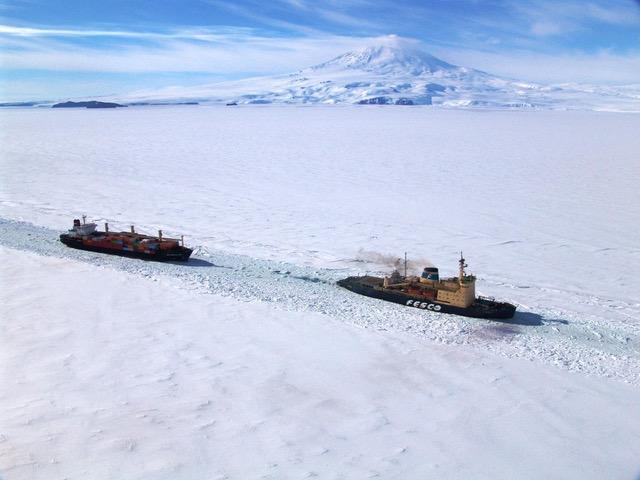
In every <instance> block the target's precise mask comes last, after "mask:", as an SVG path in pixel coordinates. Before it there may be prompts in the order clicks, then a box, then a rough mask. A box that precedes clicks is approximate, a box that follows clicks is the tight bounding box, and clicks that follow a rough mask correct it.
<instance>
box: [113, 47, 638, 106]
mask: <svg viewBox="0 0 640 480" xmlns="http://www.w3.org/2000/svg"><path fill="white" fill-rule="evenodd" d="M112 99H113V100H117V101H121V102H171V101H173V102H175V101H194V100H195V101H200V102H220V103H229V102H237V103H239V104H252V103H253V104H265V103H294V104H336V103H349V104H351V103H382V104H398V103H399V104H418V105H439V106H442V107H449V108H455V107H481V108H535V109H586V110H623V111H627V110H628V111H640V88H639V87H638V86H637V85H636V86H626V87H619V88H616V87H606V86H605V87H603V86H589V85H570V84H565V85H541V84H536V83H531V82H525V81H518V80H512V79H506V78H501V77H498V76H495V75H491V74H489V73H485V72H481V71H478V70H474V69H471V68H465V67H459V66H456V65H451V64H449V63H447V62H445V61H443V60H440V59H438V58H436V57H433V56H432V55H429V54H428V53H426V52H424V51H423V50H422V48H421V47H420V46H419V45H416V44H414V43H411V42H408V41H407V40H404V39H400V38H397V37H390V38H387V39H383V40H382V41H381V43H378V44H374V45H372V46H369V47H365V48H362V49H360V50H355V51H352V52H347V53H345V54H343V55H340V56H339V57H337V58H335V59H333V60H330V61H328V62H325V63H322V64H320V65H316V66H312V67H309V68H305V69H303V70H300V71H298V72H295V73H291V74H288V75H279V76H273V77H259V78H249V79H244V80H240V81H232V82H220V83H215V84H210V85H202V86H196V87H186V88H183V87H168V88H164V89H160V90H153V91H138V92H133V93H131V94H129V95H124V96H116V97H113V98H112Z"/></svg>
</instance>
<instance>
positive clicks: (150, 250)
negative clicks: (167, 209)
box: [60, 215, 192, 261]
mask: <svg viewBox="0 0 640 480" xmlns="http://www.w3.org/2000/svg"><path fill="white" fill-rule="evenodd" d="M97 227H98V226H97V224H95V223H93V222H90V223H87V221H86V216H84V215H83V217H82V222H80V220H79V219H74V220H73V227H72V228H71V229H70V230H68V231H67V233H63V234H62V235H60V241H61V242H62V243H64V244H65V245H67V246H69V247H72V248H78V249H81V250H89V251H93V252H101V253H109V254H113V255H122V256H127V257H135V258H144V259H149V260H168V261H171V260H173V261H187V260H189V257H190V256H191V252H192V250H191V249H190V248H187V247H185V246H184V237H181V238H180V239H177V238H169V237H165V236H164V235H163V234H162V230H158V236H151V235H145V234H142V233H137V232H136V231H135V227H134V226H133V225H132V226H131V231H129V232H110V231H109V224H108V223H105V224H104V231H103V232H101V231H98V230H97Z"/></svg>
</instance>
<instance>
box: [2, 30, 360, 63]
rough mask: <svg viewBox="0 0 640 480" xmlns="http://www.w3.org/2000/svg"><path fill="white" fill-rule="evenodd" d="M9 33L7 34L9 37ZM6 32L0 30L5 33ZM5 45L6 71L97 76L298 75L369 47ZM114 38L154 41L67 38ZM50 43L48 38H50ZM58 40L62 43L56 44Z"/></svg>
mask: <svg viewBox="0 0 640 480" xmlns="http://www.w3.org/2000/svg"><path fill="white" fill-rule="evenodd" d="M6 30H9V29H7V28H4V31H6ZM2 31H3V30H2V29H0V32H2ZM10 31H11V32H12V33H10V34H9V38H6V37H5V38H4V39H3V40H0V42H1V44H2V45H3V47H4V52H3V54H2V57H1V59H2V66H3V68H5V69H40V70H57V71H61V70H67V71H96V72H123V73H135V72H208V73H214V74H238V73H251V74H254V73H274V72H286V71H291V70H296V69H298V68H301V67H305V66H308V65H309V64H310V63H317V62H321V61H324V60H326V59H327V56H333V55H338V54H340V53H342V52H344V51H345V50H350V49H353V48H356V47H359V46H362V45H363V44H366V43H367V41H369V39H367V38H354V37H346V36H339V35H326V34H325V35H322V36H314V37H278V36H261V35H258V34H256V33H255V32H253V31H250V30H247V29H239V30H233V31H230V30H228V29H226V30H224V31H213V30H201V29H197V30H191V31H181V32H165V33H158V32H153V33H144V32H127V31H122V30H117V31H102V30H66V29H65V30H59V29H35V28H30V29H28V31H27V34H24V33H25V32H24V31H23V30H18V32H20V33H13V32H14V31H13V30H10ZM105 34H106V36H113V37H119V38H141V39H144V40H150V41H151V42H145V43H144V44H126V45H120V46H118V47H117V48H113V46H110V47H109V48H105V47H104V46H97V45H85V44H82V43H76V42H74V41H69V40H67V38H68V37H71V38H75V37H85V36H89V37H91V36H104V35H105ZM45 37H46V38H45ZM53 37H58V38H53Z"/></svg>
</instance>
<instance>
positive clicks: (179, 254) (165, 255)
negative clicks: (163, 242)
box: [60, 234, 193, 262]
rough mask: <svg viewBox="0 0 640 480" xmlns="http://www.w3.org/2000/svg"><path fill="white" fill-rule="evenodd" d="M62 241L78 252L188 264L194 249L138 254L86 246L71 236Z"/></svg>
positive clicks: (176, 248)
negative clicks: (85, 251)
mask: <svg viewBox="0 0 640 480" xmlns="http://www.w3.org/2000/svg"><path fill="white" fill-rule="evenodd" d="M60 241H61V242H62V243H64V244H65V245H66V246H67V247H71V248H77V249H78V250H87V251H89V252H98V253H106V254H109V255H118V256H119V257H129V258H140V259H142V260H153V261H157V262H186V261H188V260H189V257H190V256H191V252H193V250H192V249H190V248H186V247H181V246H177V247H175V248H172V249H171V250H161V251H157V252H153V253H145V252H136V251H131V250H119V249H114V248H104V247H97V246H92V245H85V244H84V243H82V240H81V239H79V238H73V237H70V236H69V235H66V234H62V235H60Z"/></svg>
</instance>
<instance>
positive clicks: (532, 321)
mask: <svg viewBox="0 0 640 480" xmlns="http://www.w3.org/2000/svg"><path fill="white" fill-rule="evenodd" d="M500 323H506V324H508V325H522V326H526V327H539V326H542V325H546V324H549V323H560V324H562V325H568V324H569V321H568V320H563V319H558V318H553V319H552V318H545V317H543V316H542V315H540V314H538V313H533V312H518V311H517V310H516V314H515V315H514V316H513V318H510V319H508V320H501V321H500Z"/></svg>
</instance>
